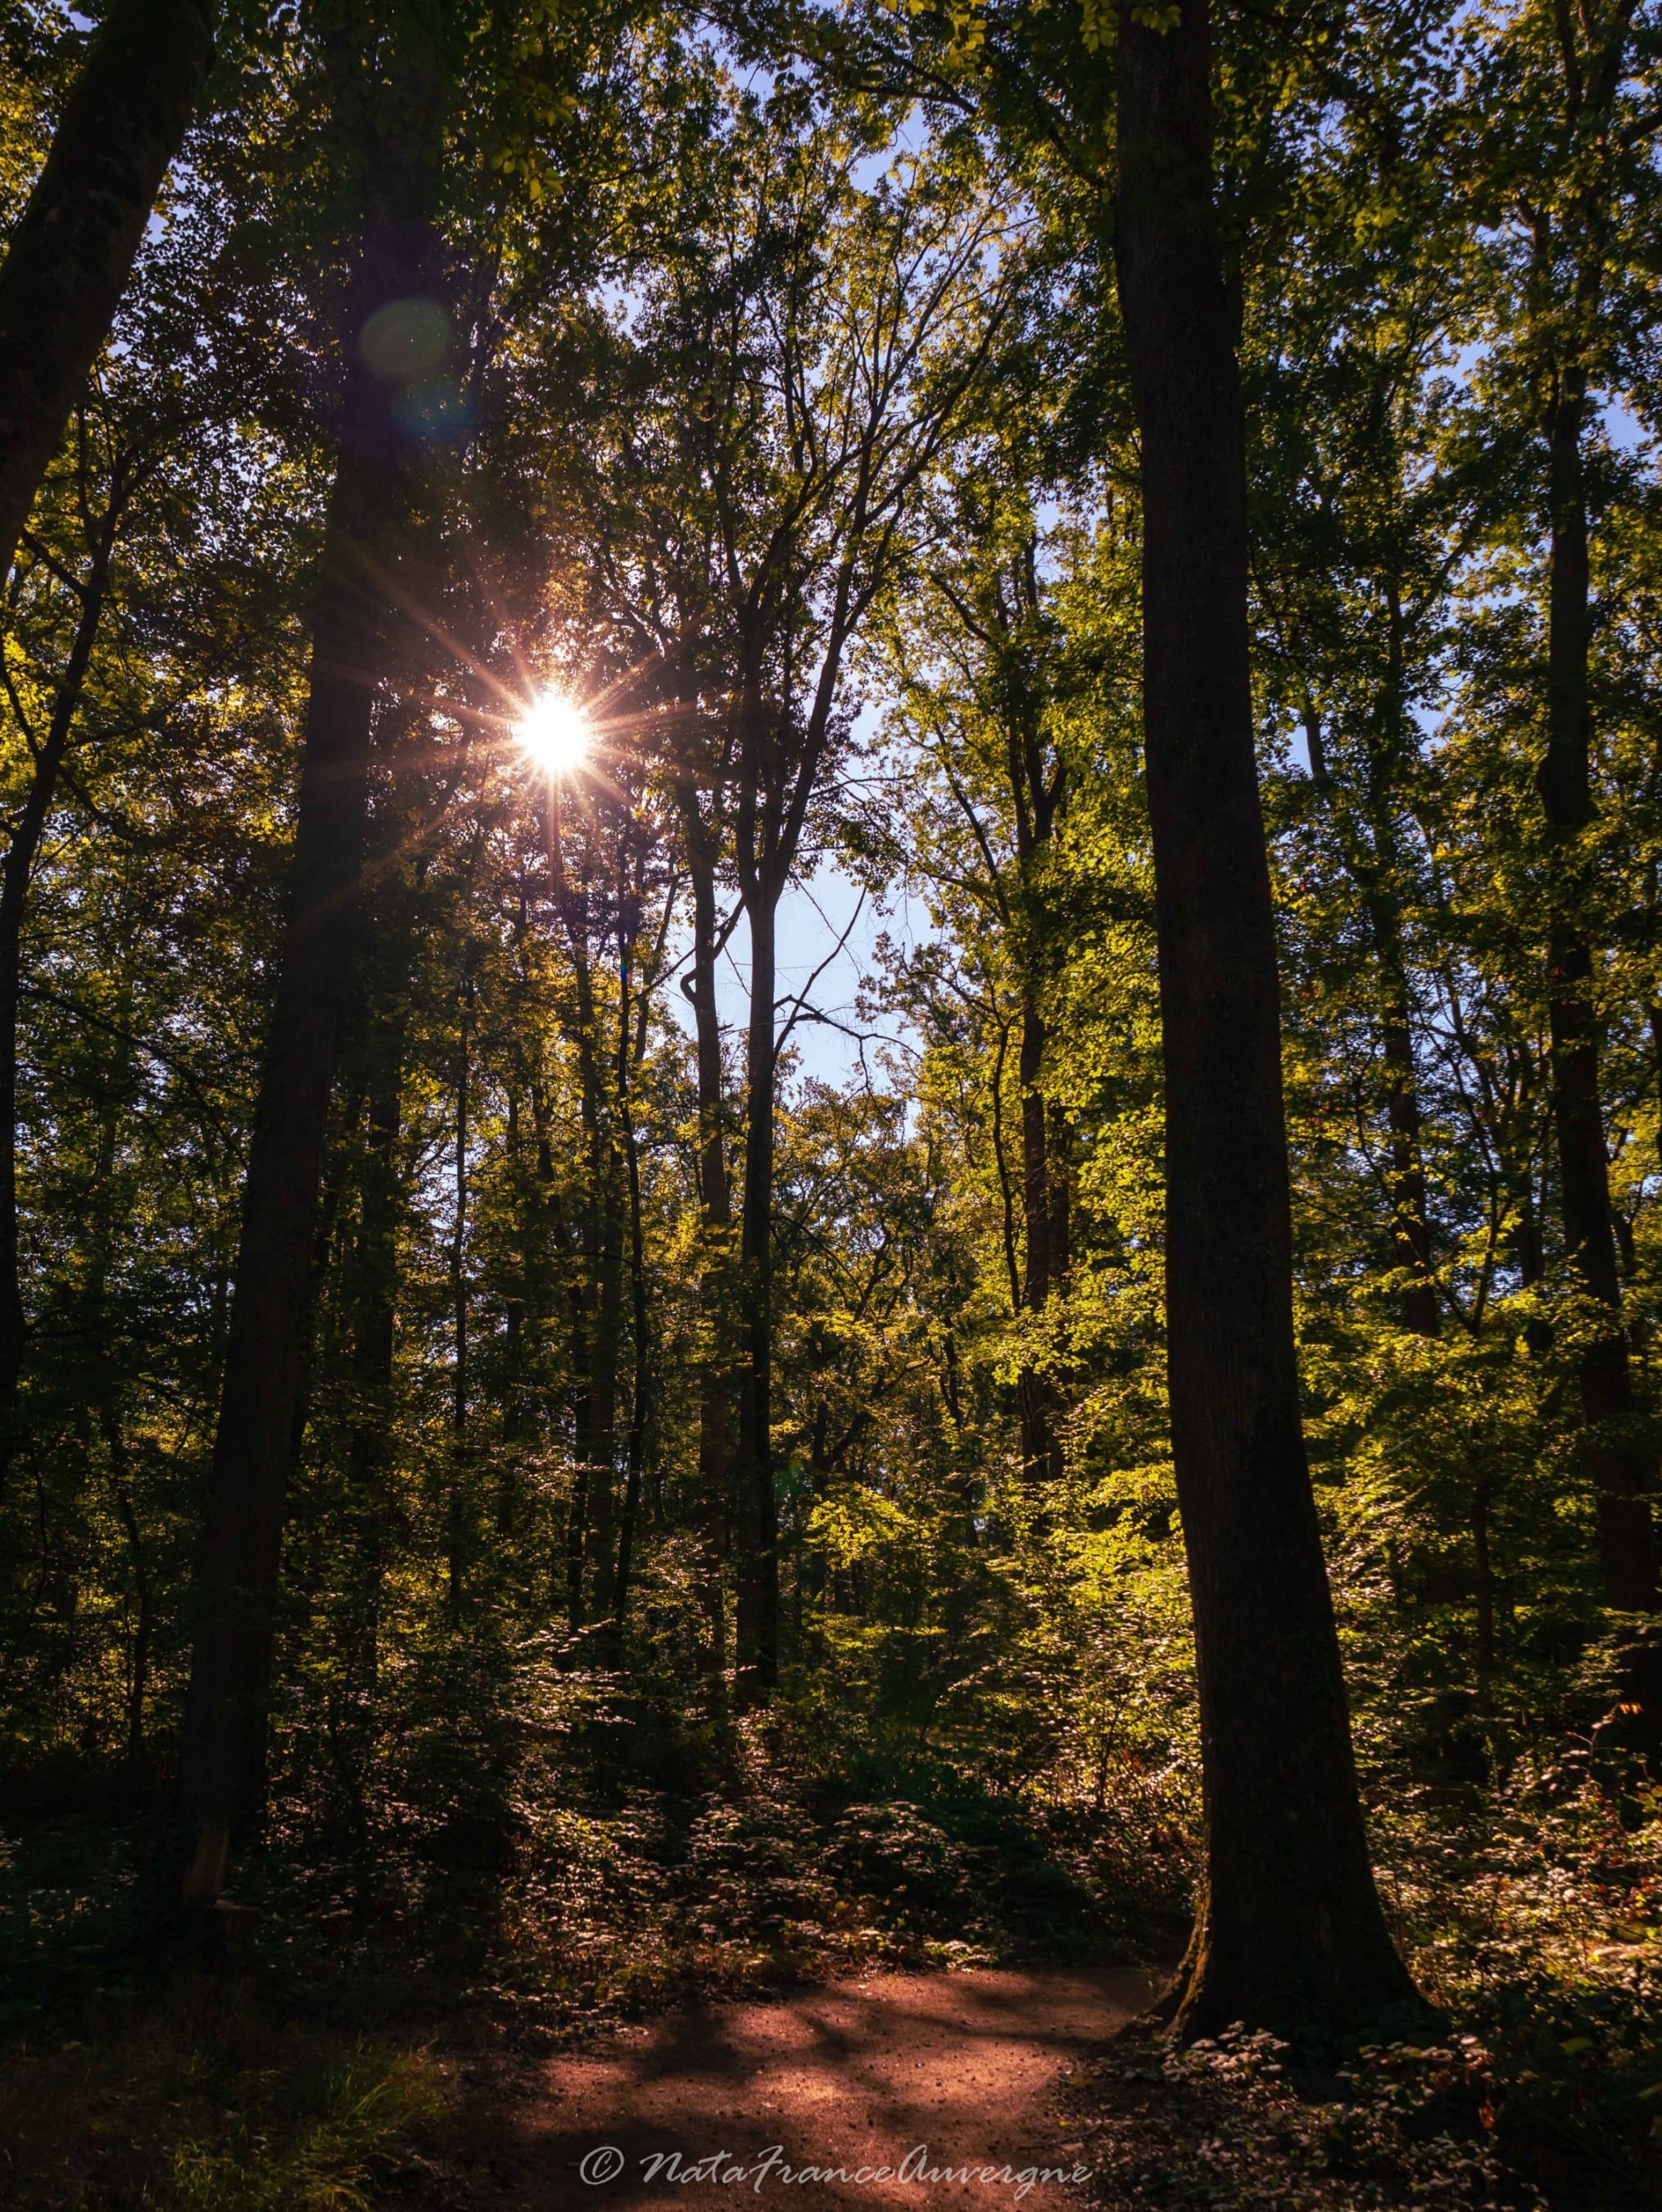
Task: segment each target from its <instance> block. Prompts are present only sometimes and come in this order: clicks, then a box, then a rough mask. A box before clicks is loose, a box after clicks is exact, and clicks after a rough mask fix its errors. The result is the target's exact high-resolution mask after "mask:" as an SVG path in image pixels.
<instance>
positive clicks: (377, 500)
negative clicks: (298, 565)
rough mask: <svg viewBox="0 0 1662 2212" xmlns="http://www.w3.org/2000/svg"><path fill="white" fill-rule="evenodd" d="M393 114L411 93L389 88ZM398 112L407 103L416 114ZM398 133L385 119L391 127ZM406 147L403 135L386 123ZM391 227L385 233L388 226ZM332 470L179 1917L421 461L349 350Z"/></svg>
mask: <svg viewBox="0 0 1662 2212" xmlns="http://www.w3.org/2000/svg"><path fill="white" fill-rule="evenodd" d="M398 89H399V91H400V93H401V94H403V97H404V99H405V100H409V95H410V91H411V88H410V87H409V86H408V85H402V84H401V85H400V87H399V88H398ZM419 105H420V103H419V100H418V101H416V106H419ZM401 120H403V118H401ZM403 127H406V128H409V129H411V130H412V131H414V132H415V133H416V134H417V135H419V133H420V131H421V130H422V121H420V120H418V121H416V122H415V123H413V124H411V123H408V122H405V123H404V125H403ZM427 187H428V175H427V173H426V171H425V167H422V169H420V170H418V169H416V167H414V166H412V164H411V162H410V158H409V155H408V152H407V150H405V149H398V150H397V154H396V155H395V157H394V158H393V160H392V161H391V163H390V164H389V173H385V174H379V173H378V174H377V175H376V176H375V177H374V179H373V183H372V194H373V201H374V204H376V207H377V211H378V216H379V220H374V221H372V222H370V224H369V225H368V227H367V231H366V238H365V246H364V250H363V252H362V255H361V264H360V271H359V275H358V278H357V282H356V284H355V294H354V305H353V313H352V318H351V324H350V328H351V330H352V331H353V332H354V333H355V332H356V331H360V330H361V329H362V328H363V326H364V325H365V324H366V323H367V321H368V320H369V319H370V317H371V316H372V315H373V314H374V313H376V312H377V311H378V310H379V308H380V307H383V306H384V305H387V304H390V303H391V302H392V301H398V300H406V299H409V298H411V297H422V296H427V297H431V296H434V295H435V293H437V292H438V291H439V290H440V289H441V288H440V280H439V257H438V250H437V244H436V240H435V239H434V235H433V234H432V232H431V230H430V228H428V226H427V225H426V223H425V222H422V220H420V219H419V217H418V215H417V212H416V211H417V210H419V209H421V208H422V206H423V205H424V204H425V203H426V200H427V197H428V190H427ZM399 218H402V219H399ZM348 361H349V366H348V369H347V377H346V388H345V400H344V407H343V421H342V436H341V447H340V455H339V459H338V461H337V468H336V477H335V485H334V490H333V493H332V495H331V501H330V507H329V514H328V519H327V522H326V526H325V543H324V553H323V562H322V573H321V576H320V579H319V585H318V595H317V600H316V605H315V611H314V613H313V617H312V672H311V696H310V701H309V704H308V708H307V713H306V734H305V750H304V753H303V757H302V763H301V770H300V799H299V807H298V812H297V818H296V827H295V842H294V860H293V862H292V864H291V868H290V874H289V889H288V916H287V921H286V926H285V930H284V937H283V945H282V962H281V968H280V970H279V975H278V980H277V986H276V1000H275V1004H274V1006H273V1009H272V1014H271V1022H270V1030H269V1033H268V1036H267V1041H266V1048H265V1059H264V1067H263V1070H262V1075H261V1084H260V1095H259V1100H258V1107H257V1109H256V1115H255V1122H254V1133H253V1140H252V1146H251V1149H250V1153H249V1160H248V1170H247V1176H246V1182H245V1186H244V1194H243V1218H242V1237H241V1244H240V1253H239V1258H238V1264H237V1271H236V1287H235V1291H234V1298H233V1304H232V1312H231V1322H230V1334H229V1342H228V1346H227V1358H226V1369H225V1377H224V1385H223V1393H222V1396H221V1407H220V1418H219V1428H218V1433H217V1436H216V1437H215V1446H214V1455H213V1464H212V1468H211V1471H210V1475H209V1498H208V1509H207V1519H206V1526H205V1530H204V1536H203V1551H202V1558H201V1563H200V1566H199V1570H198V1581H197V1633H196V1642H195V1648H194V1652H193V1656H192V1662H191V1686H190V1693H189V1696H188V1699H187V1702H186V1706H185V1729H184V1736H183V1740H182V1743H181V1747H180V1773H179V1786H180V1823H181V1829H182V1831H183V1835H182V1841H183V1844H184V1847H185V1857H186V1860H187V1862H188V1870H187V1872H186V1875H185V1890H184V1894H185V1901H186V1902H187V1903H194V1904H209V1903H211V1902H213V1901H214V1900H215V1899H216V1898H217V1897H218V1895H219V1893H220V1891H221V1887H222V1883H223V1877H224V1869H225V1864H226V1857H227V1848H228V1843H229V1838H230V1837H231V1835H232V1833H233V1832H234V1831H237V1830H240V1829H242V1828H245V1827H246V1826H248V1825H249V1824H251V1823H252V1820H254V1819H255V1817H256V1816H257V1815H258V1812H259V1810H260V1809H261V1808H262V1806H263V1803H264V1794H265V1746H266V1721H267V1707H268V1701H269V1686H270V1664H271V1654H272V1645H273V1638H274V1634H275V1627H276V1592H277V1568H278V1556H279V1551H280V1547H281V1541H282V1520H283V1504H284V1498H283V1492H284V1479H285V1476H286V1473H287V1464H288V1442H289V1436H290V1431H291V1429H292V1425H293V1420H294V1400H295V1392H296V1389H297V1385H298V1383H299V1377H300V1358H301V1352H302V1344H303V1333H304V1321H305V1313H306V1294H307V1278H308V1273H309V1263H310V1259H311V1252H312V1235H313V1230H314V1226H315V1221H316V1214H317V1206H318V1181H319V1176H320V1172H321V1168H322V1160H323V1146H324V1135H325V1122H326V1119H327V1113H328V1105H329V1096H330V1088H331V1081H332V1079H333V1075H334V1070H335V1062H336V1057H337V1049H338V1046H339V1042H340V1039H341V1036H342V1032H343V1026H344V1022H345V1018H346V1015H347V1012H348V1010H349V1006H350V1004H351V1000H352V994H353V992H354V989H355V987H361V980H360V974H359V971H360V969H361V963H360V962H359V961H358V960H357V959H356V957H355V955H356V954H357V952H358V950H359V947H358V943H357V924H356V900H357V893H358V880H359V875H360V871H361V860H362V851H363V839H364V826H365V815H366V805H367V784H368V770H369V758H370V740H371V732H372V728H373V720H374V713H375V701H376V696H377V690H378V684H379V679H380V678H381V677H382V676H383V675H384V674H385V673H386V672H387V671H389V669H390V666H391V661H392V659H393V656H394V653H395V643H394V641H395V638H396V636H397V620H396V617H395V615H394V613H393V611H392V605H391V604H390V603H389V598H388V595H387V592H386V578H387V575H388V574H389V572H390V571H393V570H396V569H397V568H398V567H399V565H400V562H401V555H402V552H403V544H404V541H405V538H406V533H407V530H408V526H409V521H410V519H411V515H412V511H413V501H414V496H415V493H416V488H417V485H418V483H419V481H420V455H419V453H418V451H417V449H416V446H415V444H414V441H410V440H407V439H406V437H405V435H404V434H403V432H402V430H401V429H400V428H399V424H398V421H397V413H396V407H395V403H396V399H397V387H396V386H390V385H388V384H386V383H384V382H383V381H382V380H380V379H379V377H378V376H376V375H375V374H373V372H372V371H371V370H370V368H368V367H367V365H366V364H365V362H363V361H362V359H361V356H360V354H359V351H358V348H357V346H356V345H355V343H354V344H352V345H351V346H350V347H349V351H348Z"/></svg>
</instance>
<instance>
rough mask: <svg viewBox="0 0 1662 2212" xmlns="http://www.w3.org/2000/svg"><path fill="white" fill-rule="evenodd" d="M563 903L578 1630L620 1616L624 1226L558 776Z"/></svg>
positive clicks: (551, 803) (581, 906) (553, 847)
mask: <svg viewBox="0 0 1662 2212" xmlns="http://www.w3.org/2000/svg"><path fill="white" fill-rule="evenodd" d="M545 822H546V834H547V841H548V850H549V872H550V878H551V882H552V886H553V891H554V902H555V910H556V913H557V915H558V916H559V918H560V921H561V926H562V928H563V931H564V934H565V939H566V946H567V953H568V956H569V957H570V960H571V969H572V1014H571V1018H570V1034H571V1040H572V1043H573V1047H574V1048H575V1051H576V1054H577V1069H578V1084H579V1099H580V1106H581V1112H582V1118H583V1138H584V1149H585V1152H586V1154H587V1164H588V1177H587V1182H588V1188H587V1195H586V1200H585V1206H584V1211H583V1225H582V1231H581V1237H580V1249H581V1254H582V1260H581V1266H582V1280H581V1282H580V1284H579V1285H578V1286H577V1290H576V1304H575V1306H574V1308H573V1322H574V1324H575V1344H574V1349H575V1351H576V1353H577V1358H578V1360H579V1365H580V1370H581V1378H582V1379H581V1384H580V1389H579V1419H578V1424H577V1425H578V1431H579V1433H578V1437H577V1447H578V1452H579V1464H578V1466H577V1468H576V1470H575V1474H574V1478H573V1491H572V1510H571V1519H570V1522H569V1525H568V1529H567V1596H568V1601H569V1607H570V1613H571V1625H572V1626H573V1629H576V1628H579V1627H581V1626H582V1625H583V1622H584V1621H585V1619H587V1618H588V1617H589V1612H590V1596H589V1595H585V1585H586V1589H587V1591H588V1592H589V1593H590V1595H591V1598H592V1612H593V1614H594V1617H595V1618H597V1619H600V1620H604V1619H608V1618H610V1613H611V1606H612V1581H613V1575H614V1572H615V1569H616V1532H615V1526H614V1514H615V1505H616V1499H615V1497H614V1478H615V1474H616V1464H615V1462H616V1443H617V1355H618V1336H619V1325H620V1321H621V1317H622V1288H623V1285H622V1223H621V1220H620V1218H619V1217H620V1211H621V1209H620V1206H619V1203H618V1191H617V1181H618V1174H617V1147H616V1141H615V1138H614V1134H613V1131H612V1128H611V1126H610V1111H609V1101H608V1098H607V1095H606V1085H605V1080H604V1073H603V1070H602V1065H601V1061H602V1054H601V1039H600V1028H599V1014H598V1009H597V1004H596V1000H595V990H594V970H593V966H592V963H591V949H590V943H589V931H590V914H589V909H590V902H589V894H588V885H587V883H586V881H582V882H579V883H578V884H575V885H573V884H572V883H571V882H570V880H569V878H568V877H567V869H566V859H565V842H564V835H563V830H562V827H561V798H560V790H559V785H558V781H557V779H555V778H554V777H550V779H549V787H548V794H547V811H546V816H545Z"/></svg>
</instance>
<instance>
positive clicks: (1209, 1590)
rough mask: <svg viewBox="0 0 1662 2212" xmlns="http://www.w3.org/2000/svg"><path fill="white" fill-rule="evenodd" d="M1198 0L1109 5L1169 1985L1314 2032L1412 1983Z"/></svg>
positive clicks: (1182, 2022)
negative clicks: (1166, 10) (1263, 718)
mask: <svg viewBox="0 0 1662 2212" xmlns="http://www.w3.org/2000/svg"><path fill="white" fill-rule="evenodd" d="M1118 115H1119V195H1118V210H1117V214H1118V222H1117V233H1116V240H1115V245H1116V253H1117V262H1118V275H1119V297H1120V303H1121V307H1122V310H1123V313H1124V317H1125V332H1126V343H1127V349H1128V352H1129V355H1130V361H1131V383H1132V393H1133V398H1134V402H1135V406H1136V411H1137V422H1138V427H1139V429H1140V432H1141V435H1142V448H1143V518H1144V534H1143V690H1144V715H1145V723H1146V744H1147V758H1148V777H1149V814H1150V819H1151V824H1152V829H1153V842H1154V860H1155V903H1156V934H1157V940H1158V953H1159V970H1160V993H1161V1013H1162V1054H1163V1062H1164V1072H1165V1086H1166V1114H1167V1123H1166V1267H1167V1289H1166V1304H1167V1329H1168V1369H1169V1376H1170V1387H1171V1408H1172V1413H1171V1418H1172V1448H1173V1456H1174V1462H1175V1466H1176V1474H1177V1486H1178V1496H1179V1500H1180V1508H1181V1512H1182V1518H1183V1533H1184V1541H1185V1544H1186V1550H1187V1554H1188V1561H1189V1578H1190V1588H1191V1592H1192V1600H1193V1607H1194V1620H1195V1643H1196V1656H1197V1663H1198V1677H1199V1692H1200V1713H1201V1748H1202V1768H1203V1777H1204V1802H1205V1853H1206V1863H1205V1878H1204V1896H1203V1899H1202V1903H1201V1907H1200V1911H1199V1915H1198V1921H1197V1924H1196V1929H1195V1933H1194V1936H1193V1939H1192V1942H1191V1945H1190V1949H1189V1954H1188V1957H1187V1959H1186V1962H1185V1966H1184V1968H1183V1971H1182V1972H1181V1974H1180V1979H1179V1982H1178V1984H1176V1986H1175V1987H1174V1990H1173V1991H1172V1992H1171V1997H1170V2002H1171V2005H1172V2008H1173V2009H1174V2015H1175V2020H1176V2025H1177V2027H1178V2029H1179V2032H1180V2033H1186V2034H1190V2035H1200V2034H1207V2033H1216V2031H1217V2030H1218V2029H1219V2028H1221V2027H1225V2026H1227V2025H1228V2023H1229V2022H1230V2021H1238V2020H1239V2021H1246V2023H1247V2024H1248V2025H1249V2026H1250V2027H1263V2028H1270V2029H1274V2030H1276V2031H1278V2032H1280V2033H1290V2034H1293V2035H1295V2036H1299V2037H1309V2038H1313V2039H1322V2040H1325V2039H1329V2038H1331V2036H1332V2035H1334V2034H1335V2033H1344V2032H1345V2031H1347V2030H1349V2029H1350V2028H1351V2027H1354V2026H1355V2025H1356V2023H1358V2022H1359V2021H1364V2020H1366V2019H1368V2017H1370V2016H1371V2015H1377V2014H1378V2013H1380V2011H1382V2010H1384V2009H1386V2008H1391V2007H1393V2006H1397V2005H1402V2004H1405V2003H1409V2002H1413V2001H1414V1996H1415V1993H1414V1990H1413V1985H1412V1984H1411V1982H1410V1979H1409V1977H1408V1974H1407V1972H1406V1971H1405V1969H1404V1966H1403V1965H1402V1962H1401V1961H1400V1960H1399V1959H1398V1956H1397V1954H1396V1951H1395V1949H1394V1948H1393V1946H1392V1942H1391V1938H1390V1935H1389V1932H1388V1930H1387V1929H1386V1923H1385V1917H1384V1914H1383V1911H1381V1909H1380V1901H1379V1897H1378V1894H1377V1892H1376V1891H1375V1888H1374V1878H1373V1873H1372V1869H1371V1867H1370V1864H1369V1861H1368V1841H1367V1836H1366V1832H1365V1829H1364V1826H1363V1821H1362V1807H1361V1803H1360V1800H1359V1797H1358V1793H1357V1787H1356V1769H1355V1764H1354V1759H1353V1755H1352V1750H1351V1744H1350V1724H1349V1717H1348V1712H1347V1707H1346V1700H1345V1690H1344V1674H1343V1672H1342V1669H1341V1666H1340V1660H1339V1650H1338V1640H1337V1633H1336V1630H1335V1624H1334V1619H1333V1610H1332V1602H1331V1595H1330V1593H1329V1589H1328V1584H1327V1576H1326V1570H1325V1563H1324V1561H1323V1558H1322V1550H1321V1539H1320V1532H1319V1525H1318V1522H1317V1517H1316V1510H1315V1502H1314V1498H1313V1493H1312V1490H1311V1486H1310V1478H1309V1473H1308V1468H1307V1463H1306V1460H1305V1453H1304V1440H1303V1434H1302V1430H1301V1419H1300V1411H1299V1382H1298V1369H1297V1360H1296V1355H1295V1344H1294V1335H1293V1319H1292V1236H1291V1219H1290V1198H1289V1177H1288V1165H1287V1142H1286V1122H1285V1113H1284V1108H1283V1097H1282V1075H1281V1052H1280V1016H1279V1005H1278V991H1277V969H1276V944H1275V930H1274V921H1273V915H1272V912H1271V896H1270V878H1269V866H1268V858H1267V854H1266V849H1265V835H1264V826H1263V818H1262V815H1261V812H1260V808H1259V792H1258V779H1257V766H1256V760H1255V756H1254V744H1253V702H1252V688H1251V681H1250V674H1249V666H1248V642H1247V641H1248V628H1247V562H1246V464H1245V434H1244V425H1243V415H1242V403H1241V396H1240V376H1239V371H1238V368H1237V364H1236V360H1235V353H1234V315H1233V313H1232V308H1231V303H1230V295H1229V290H1228V284H1227V283H1226V276H1225V270H1224V265H1223V258H1222V248H1221V244H1220V240H1219V234H1218V225H1217V219H1216V210H1215V207H1214V204H1213V184H1212V146H1211V111H1210V39H1209V30H1208V23H1207V13H1206V8H1205V4H1204V0H1180V4H1179V7H1178V10H1177V20H1176V21H1175V22H1174V25H1173V26H1172V27H1170V28H1169V29H1166V30H1156V29H1153V28H1150V27H1149V26H1148V24H1146V23H1144V22H1141V21H1137V17H1136V15H1134V14H1133V13H1132V11H1131V9H1130V8H1129V7H1127V8H1125V9H1124V10H1122V13H1121V16H1120V22H1119V83H1118Z"/></svg>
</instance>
